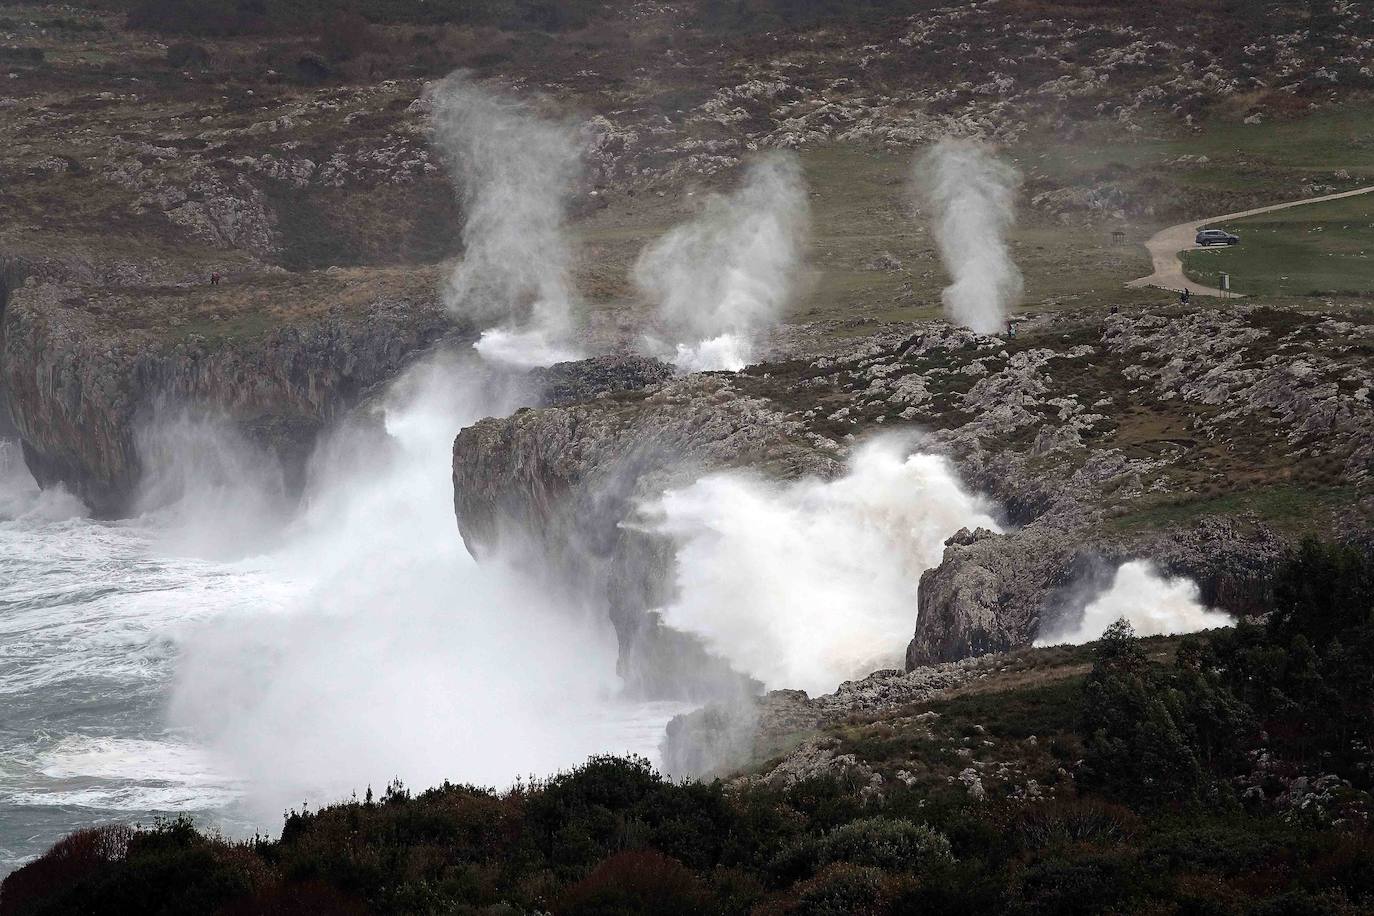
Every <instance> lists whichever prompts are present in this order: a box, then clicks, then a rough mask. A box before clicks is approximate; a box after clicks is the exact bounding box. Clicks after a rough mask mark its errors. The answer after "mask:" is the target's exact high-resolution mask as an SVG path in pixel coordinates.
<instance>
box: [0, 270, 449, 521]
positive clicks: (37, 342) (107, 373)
mask: <svg viewBox="0 0 1374 916" xmlns="http://www.w3.org/2000/svg"><path fill="white" fill-rule="evenodd" d="M413 286H414V283H413V281H406V282H402V283H399V284H397V285H396V286H394V287H392V288H387V287H386V286H384V285H382V284H375V283H374V284H372V291H373V292H374V295H375V298H368V297H367V295H366V290H367V288H366V287H362V288H361V289H354V290H352V291H350V293H349V294H348V298H353V299H354V300H355V301H356V300H357V298H359V293H362V298H363V301H362V302H361V303H358V304H357V305H355V306H352V307H345V308H333V307H330V305H329V303H330V302H331V300H332V301H334V302H341V301H346V300H344V297H343V294H342V289H341V285H340V284H338V283H337V281H331V280H330V279H329V278H326V277H317V278H315V279H314V281H313V295H315V296H317V297H318V299H317V300H316V301H317V303H320V302H322V303H323V307H321V308H320V309H319V311H318V312H317V313H315V314H310V313H309V310H308V309H306V308H303V307H302V305H303V303H301V302H300V301H299V300H298V299H295V298H294V297H298V296H301V295H302V289H301V288H300V287H296V288H294V289H293V290H292V291H291V292H290V293H288V294H287V295H290V296H292V297H293V299H292V301H291V303H290V305H291V307H293V308H297V309H299V310H300V311H301V312H302V314H301V315H300V316H299V319H298V320H294V321H286V322H283V323H282V325H281V326H279V327H275V328H271V329H268V330H266V331H265V332H262V333H258V332H257V330H256V329H250V328H243V326H241V325H237V324H236V323H235V319H234V318H233V317H231V316H224V317H223V320H222V321H221V322H207V326H206V327H205V328H204V330H205V331H206V332H210V333H195V332H192V331H190V330H189V329H188V331H187V332H186V333H183V334H180V335H176V336H167V335H165V334H161V333H158V332H157V331H156V330H154V328H155V327H156V326H155V325H154V326H153V327H147V326H144V327H140V326H139V325H138V324H137V323H134V322H129V321H127V319H126V321H125V323H123V324H122V325H120V324H116V323H114V322H112V321H111V320H110V317H109V315H110V311H112V310H117V309H119V308H120V303H119V302H118V300H115V301H111V300H112V299H114V297H113V295H112V294H110V293H108V292H105V291H101V290H98V289H93V288H90V287H77V286H69V285H60V284H54V283H38V284H35V285H32V286H26V287H24V288H21V289H19V290H16V291H14V293H13V294H12V295H11V297H10V302H9V304H8V306H7V308H6V309H5V312H4V316H3V320H4V334H3V342H4V353H3V359H2V360H0V366H2V367H3V373H4V379H5V382H4V386H3V387H4V393H5V395H6V396H7V398H8V404H9V409H10V412H11V413H12V415H13V420H14V425H15V427H16V429H17V431H18V433H19V435H20V437H21V439H22V441H23V447H24V456H25V460H26V462H27V464H28V466H29V469H30V471H31V472H32V473H33V475H34V477H35V478H36V479H37V480H38V481H39V483H40V484H42V485H43V486H45V487H46V486H52V485H55V484H62V485H64V486H66V487H67V488H68V489H69V490H70V491H71V492H73V493H75V494H77V495H78V496H80V497H81V499H83V500H84V501H85V502H86V503H87V504H88V506H89V507H90V508H91V509H92V510H93V511H94V512H95V513H96V514H98V515H102V516H120V515H124V514H126V513H128V512H129V511H131V510H132V509H133V504H132V500H133V497H134V495H135V491H136V488H137V486H138V483H139V480H140V476H141V461H140V457H139V453H138V446H137V434H138V430H139V428H140V426H141V425H142V424H144V423H146V422H148V421H149V419H150V418H151V415H152V413H153V411H154V409H155V408H156V407H157V406H158V405H159V404H161V403H168V404H171V405H174V406H175V405H183V404H190V405H194V406H195V408H196V409H198V410H202V411H205V412H207V413H209V414H215V415H221V416H223V417H224V418H226V419H227V420H228V421H229V422H230V423H231V424H232V425H233V426H234V427H235V428H236V429H237V430H238V431H239V432H240V433H241V434H243V435H244V436H245V438H246V439H247V440H248V441H249V442H251V443H255V444H256V445H257V446H259V447H261V448H262V449H263V450H264V451H265V452H266V453H267V454H268V455H270V456H273V457H274V458H275V459H276V460H277V461H279V462H280V464H281V467H282V468H283V471H284V473H285V475H286V480H287V482H288V485H289V486H291V487H292V488H293V489H298V488H299V486H300V485H301V483H302V481H303V477H304V470H305V465H306V462H307V461H308V459H309V457H310V453H311V451H312V449H313V446H314V443H315V441H316V439H317V437H318V436H319V434H320V433H321V432H322V431H323V430H324V429H325V428H326V427H327V426H328V425H329V424H330V423H332V422H333V421H335V420H337V419H339V418H341V417H342V416H343V415H344V414H345V413H346V412H347V411H348V409H349V408H350V407H352V406H353V405H355V404H357V403H358V402H359V401H360V400H361V399H362V398H363V397H365V396H366V395H367V394H368V393H369V392H370V391H372V390H373V389H374V388H375V387H376V386H378V385H381V384H382V383H384V382H386V381H389V380H390V379H391V378H393V377H394V376H395V375H396V374H397V373H398V372H399V371H400V370H401V369H402V368H403V367H404V366H405V365H406V364H407V363H408V362H410V361H411V360H413V359H414V358H415V357H416V356H418V354H420V353H421V352H423V351H425V350H426V349H427V348H429V347H430V346H431V345H432V344H434V343H435V342H436V341H438V340H440V339H441V338H442V337H444V336H445V335H447V334H450V333H452V332H453V331H454V326H453V324H452V322H451V320H450V319H449V318H448V316H447V315H446V314H445V313H444V310H443V307H442V304H441V302H440V301H439V299H438V297H437V296H436V295H434V294H433V293H429V294H425V293H424V292H420V291H416V290H414V289H413V288H410V287H413ZM168 294H169V295H172V296H178V295H190V296H195V295H196V293H194V292H189V293H180V292H177V291H168ZM334 297H339V298H334ZM158 304H159V303H158V300H157V299H156V298H152V299H149V298H147V297H144V298H143V299H142V301H141V302H140V303H139V306H140V307H142V308H147V309H149V310H150V311H153V310H156V309H157V307H158ZM126 314H127V313H126ZM217 325H218V326H217ZM212 328H213V329H214V330H215V331H219V334H215V335H214V336H211V334H214V332H213V331H211V329H212Z"/></svg>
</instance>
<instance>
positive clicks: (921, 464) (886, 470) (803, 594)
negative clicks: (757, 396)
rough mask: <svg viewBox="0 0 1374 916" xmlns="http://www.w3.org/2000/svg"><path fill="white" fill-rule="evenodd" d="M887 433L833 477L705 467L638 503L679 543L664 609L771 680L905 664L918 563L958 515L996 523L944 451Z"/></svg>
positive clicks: (822, 683)
mask: <svg viewBox="0 0 1374 916" xmlns="http://www.w3.org/2000/svg"><path fill="white" fill-rule="evenodd" d="M911 445H912V443H911V442H910V440H909V439H906V438H904V437H899V436H887V437H883V438H880V439H877V440H875V441H873V442H870V443H868V444H866V445H865V446H863V447H861V448H859V449H858V450H857V451H856V452H855V453H854V456H853V457H852V458H851V460H850V466H849V470H848V472H847V473H846V474H845V475H844V476H843V477H841V478H839V479H838V480H834V481H821V480H810V479H807V480H800V481H796V482H793V483H787V484H777V483H773V482H769V481H766V480H763V479H760V478H757V477H752V476H746V475H743V474H737V473H728V474H716V475H711V476H708V477H705V478H702V479H701V480H698V481H697V482H696V483H694V484H692V485H691V486H689V487H686V488H684V489H680V490H676V491H670V492H668V493H665V494H664V495H663V498H662V499H661V500H659V501H658V502H656V503H655V504H653V505H651V506H648V507H646V509H647V513H648V517H649V519H650V522H651V524H652V525H653V526H654V527H655V528H656V530H658V531H661V532H663V533H665V534H668V535H670V536H672V537H673V538H675V539H676V540H677V541H678V543H679V548H678V572H677V586H678V597H677V600H676V601H675V602H674V603H673V604H671V605H670V606H668V607H666V608H664V609H663V617H664V620H665V621H666V622H667V623H669V624H670V625H672V626H674V627H677V628H678V629H681V630H686V631H688V632H691V633H696V634H698V635H699V636H701V637H702V638H703V639H704V640H705V642H706V644H707V645H708V646H709V647H710V648H711V649H713V650H714V651H715V652H716V653H718V654H720V655H721V656H722V657H724V658H727V659H729V660H730V661H731V663H732V664H734V665H735V666H736V667H737V668H738V669H739V670H741V671H744V672H746V673H748V674H750V675H753V676H754V677H757V678H759V679H760V680H762V681H763V682H764V684H765V685H766V686H767V687H769V688H770V689H771V688H778V687H789V688H801V689H803V690H806V691H808V692H810V693H812V694H816V693H826V692H829V691H831V690H834V689H835V688H836V687H838V686H839V685H840V683H841V682H842V681H844V680H846V679H849V678H854V677H862V676H864V675H866V674H868V673H870V672H872V671H874V670H875V669H878V668H890V667H898V668H900V667H901V666H902V659H903V653H904V651H905V649H906V645H907V643H908V642H909V641H910V639H911V636H912V631H913V629H914V627H915V622H916V611H917V605H916V589H917V585H918V584H919V583H920V579H921V573H922V572H924V571H925V570H927V569H930V568H931V567H934V566H936V565H937V564H938V563H939V562H940V557H941V554H942V553H943V550H944V542H945V540H946V539H947V538H948V537H949V536H950V535H951V534H953V533H955V532H956V531H958V530H959V529H960V528H963V527H969V528H976V527H979V526H982V527H984V528H989V529H992V530H998V528H997V525H996V523H995V522H994V521H993V519H992V518H991V517H990V516H989V514H988V509H987V507H986V506H985V505H984V504H983V503H982V501H981V500H979V499H977V498H976V497H975V496H972V495H970V494H969V493H968V492H967V491H965V490H964V488H963V487H962V486H961V484H960V482H959V480H958V478H957V477H956V475H955V474H954V472H953V470H952V469H951V468H950V466H949V464H948V463H947V462H946V461H945V460H944V459H942V458H940V457H938V456H935V455H929V454H921V453H916V454H912V453H911Z"/></svg>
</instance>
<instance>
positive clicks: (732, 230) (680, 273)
mask: <svg viewBox="0 0 1374 916" xmlns="http://www.w3.org/2000/svg"><path fill="white" fill-rule="evenodd" d="M808 220H809V205H808V203H807V198H806V184H805V181H804V180H803V178H802V170H801V162H800V160H799V159H798V158H797V156H796V154H795V153H790V152H772V153H769V154H767V155H764V156H761V157H759V158H757V159H755V160H754V161H753V162H752V163H750V165H749V166H748V168H747V169H746V170H745V173H744V177H743V179H742V181H741V183H740V186H739V187H738V188H737V189H736V190H735V191H734V192H732V193H731V194H729V195H716V196H712V197H711V198H710V199H708V200H707V202H706V205H705V206H704V208H703V209H702V211H701V213H700V214H698V215H697V216H696V217H695V218H694V219H692V220H689V221H688V222H686V223H683V224H682V225H680V226H678V227H676V228H674V229H672V230H670V231H669V232H668V233H667V234H665V235H664V236H663V237H662V238H660V239H658V240H657V241H655V242H654V243H652V244H651V245H649V246H647V247H646V248H645V249H644V250H643V252H641V253H640V256H639V260H638V261H637V262H636V263H635V266H634V271H633V278H634V282H635V285H636V286H638V288H639V290H640V292H641V294H642V295H644V296H645V298H647V299H648V300H650V301H651V302H654V303H656V304H657V310H658V311H657V319H656V320H657V324H658V330H657V331H655V332H651V333H649V334H648V335H646V343H647V345H648V348H649V350H650V352H651V353H652V354H653V355H655V356H658V357H660V358H661V359H664V360H665V361H668V362H671V363H673V364H674V365H676V366H677V367H678V368H680V369H684V370H686V371H688V372H698V371H703V370H712V369H726V370H730V371H738V370H740V369H743V368H744V367H745V366H746V365H748V364H749V363H751V362H753V361H754V360H755V359H756V358H757V351H758V347H759V345H760V343H761V338H762V336H763V335H764V334H766V333H767V331H768V330H769V329H770V328H771V327H772V326H773V325H775V324H776V323H777V322H778V321H779V320H780V319H781V317H782V311H783V309H784V308H785V307H786V305H787V302H788V300H789V299H790V297H791V295H792V292H793V290H794V289H795V288H796V283H797V274H798V271H799V268H800V264H801V256H802V251H803V249H804V247H805V243H806V237H807V234H808Z"/></svg>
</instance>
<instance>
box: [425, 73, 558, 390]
mask: <svg viewBox="0 0 1374 916" xmlns="http://www.w3.org/2000/svg"><path fill="white" fill-rule="evenodd" d="M430 101H431V103H432V107H433V133H434V141H435V143H436V144H437V145H438V147H439V149H440V151H441V152H442V153H443V155H444V157H445V158H446V159H447V160H448V162H449V164H450V167H451V168H452V170H453V173H454V179H455V181H456V182H457V184H458V187H459V190H460V193H461V195H462V198H463V207H464V212H465V221H464V225H463V245H464V249H465V250H464V253H463V258H462V260H461V261H460V262H459V263H458V265H457V266H456V267H455V268H454V269H453V272H452V274H451V275H450V277H449V281H448V284H447V287H446V289H445V300H446V302H447V304H448V306H449V308H450V309H451V310H452V311H453V312H454V313H455V314H457V315H460V316H462V317H464V318H467V319H470V320H472V321H475V322H479V323H484V324H487V325H488V327H487V328H486V329H485V330H484V331H483V332H482V336H481V339H480V340H479V341H478V342H477V343H476V344H475V346H476V347H477V349H478V350H479V351H480V352H481V353H482V355H483V356H484V357H485V358H487V359H490V360H492V361H493V362H502V363H507V364H510V365H513V366H517V367H529V366H546V365H551V364H553V363H556V362H563V361H565V360H569V359H577V358H578V356H579V353H578V349H577V347H576V346H575V345H574V342H573V341H574V336H575V327H574V321H573V310H574V304H575V295H574V290H573V287H572V282H571V280H570V277H569V272H570V267H571V262H572V255H571V249H570V247H569V245H568V239H567V233H566V226H565V223H566V220H567V203H568V196H569V194H570V193H571V192H572V189H573V187H574V186H575V184H576V181H577V179H578V177H579V175H580V173H581V169H582V149H581V144H580V142H579V138H578V134H577V131H576V129H575V128H574V127H573V126H572V125H571V124H567V123H561V122H558V121H553V120H548V119H545V118H541V117H539V116H538V115H537V114H536V113H535V112H534V110H533V109H532V108H531V107H530V106H529V105H527V104H525V103H523V102H521V101H518V100H516V99H513V98H509V97H507V96H505V95H502V94H501V93H499V92H496V91H494V90H492V89H489V88H486V87H483V86H481V85H479V84H477V83H476V82H475V81H474V80H473V79H472V78H471V77H470V76H468V75H467V74H466V73H461V72H460V73H455V74H453V75H452V76H449V77H448V78H447V79H445V80H443V81H442V82H440V83H439V84H438V85H437V86H435V87H434V89H433V90H432V91H431V93H430Z"/></svg>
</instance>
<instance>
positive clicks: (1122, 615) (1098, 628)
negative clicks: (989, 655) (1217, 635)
mask: <svg viewBox="0 0 1374 916" xmlns="http://www.w3.org/2000/svg"><path fill="white" fill-rule="evenodd" d="M1118 620H1127V621H1129V622H1130V624H1131V627H1132V628H1133V629H1134V630H1135V633H1136V635H1137V636H1171V635H1174V634H1178V633H1196V632H1197V631H1199V630H1209V629H1212V628H1213V627H1229V626H1231V625H1232V624H1234V623H1235V621H1234V620H1233V619H1232V618H1231V616H1230V615H1229V614H1226V613H1223V612H1222V611H1215V610H1212V609H1210V608H1208V607H1207V606H1206V605H1204V604H1203V603H1202V593H1201V591H1200V590H1199V589H1198V586H1197V583H1196V582H1194V581H1192V580H1191V579H1184V578H1170V577H1167V576H1163V575H1161V574H1160V573H1159V571H1158V570H1157V569H1155V567H1154V565H1153V564H1151V563H1149V562H1148V561H1145V560H1131V561H1129V562H1126V563H1122V564H1121V566H1119V567H1118V568H1117V570H1116V575H1115V576H1114V577H1113V578H1112V584H1111V585H1110V586H1109V587H1108V588H1107V590H1106V591H1104V592H1102V594H1100V595H1098V596H1097V597H1096V598H1094V599H1093V600H1092V601H1090V602H1088V605H1087V607H1085V608H1084V609H1083V617H1082V619H1081V620H1079V621H1078V622H1077V623H1076V624H1072V625H1070V626H1068V627H1065V628H1060V629H1057V630H1054V631H1051V632H1050V633H1049V634H1046V635H1044V636H1041V637H1040V638H1039V639H1037V640H1036V641H1035V644H1036V645H1037V646H1054V645H1061V644H1064V643H1068V644H1070V645H1082V644H1083V643H1085V642H1092V641H1093V640H1094V639H1098V638H1100V637H1101V636H1102V634H1103V633H1105V632H1106V631H1107V628H1108V627H1109V626H1111V625H1112V624H1114V623H1116V622H1117V621H1118Z"/></svg>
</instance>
